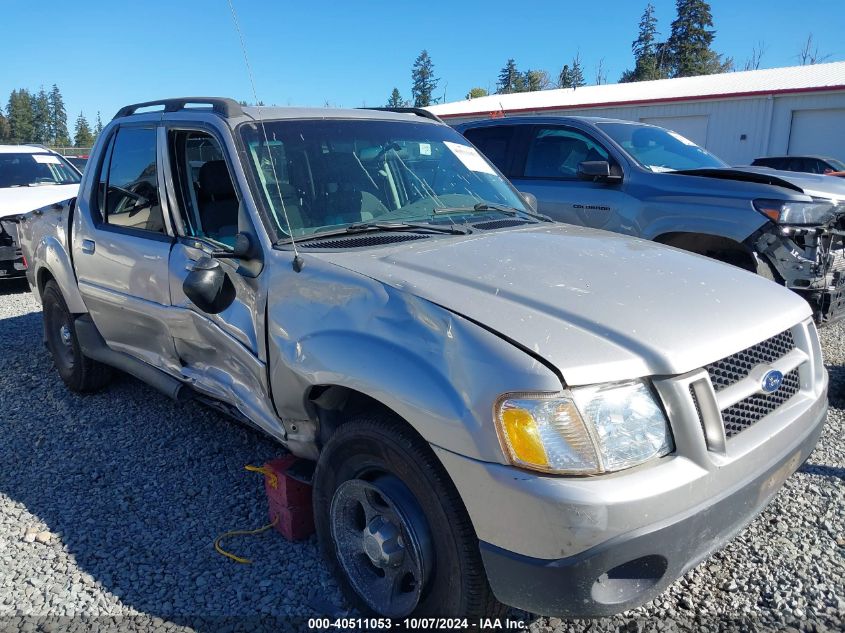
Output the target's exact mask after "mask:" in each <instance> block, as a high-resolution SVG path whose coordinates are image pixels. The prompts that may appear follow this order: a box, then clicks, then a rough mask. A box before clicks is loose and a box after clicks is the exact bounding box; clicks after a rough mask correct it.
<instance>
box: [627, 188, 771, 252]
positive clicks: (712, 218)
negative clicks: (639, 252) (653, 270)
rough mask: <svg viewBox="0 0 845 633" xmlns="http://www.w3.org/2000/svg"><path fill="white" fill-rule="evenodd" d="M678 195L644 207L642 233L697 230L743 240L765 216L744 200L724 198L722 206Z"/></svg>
mask: <svg viewBox="0 0 845 633" xmlns="http://www.w3.org/2000/svg"><path fill="white" fill-rule="evenodd" d="M690 202H691V201H690V200H684V199H683V197H681V199H679V200H676V201H672V202H668V201H664V202H661V203H660V204H658V205H654V206H649V207H647V208H646V209H645V210H644V211H643V218H642V221H641V222H640V223H639V224H640V226H642V236H643V237H645V238H647V239H650V240H653V239H655V238H656V237H658V236H660V235H663V234H665V233H699V234H702V235H714V236H717V237H725V238H728V239H731V240H733V241H735V242H739V243H741V242H744V241H745V240H746V239H747V238H748V237H749V236H750V235H752V234H753V233H754V232H756V231H757V230H758V229H759V228H760V227H761V226H763V225H764V224H766V222H767V220H766V218H764V217H763V216H762V215H760V214H759V213H757V212H756V211H754V210H753V209H751V208H750V203H749V202H748V201H747V200H743V201H738V200H730V199H726V200H724V206H722V205H711V204H704V205H702V204H698V203H693V204H690Z"/></svg>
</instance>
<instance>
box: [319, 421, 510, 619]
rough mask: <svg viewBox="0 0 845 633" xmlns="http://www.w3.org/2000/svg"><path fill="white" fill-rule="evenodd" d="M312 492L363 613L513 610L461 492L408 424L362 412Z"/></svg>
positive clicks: (323, 458) (338, 439)
mask: <svg viewBox="0 0 845 633" xmlns="http://www.w3.org/2000/svg"><path fill="white" fill-rule="evenodd" d="M313 494H314V519H315V525H316V529H317V538H318V541H319V544H320V549H321V551H322V553H323V556H324V557H325V559H326V561H327V563H328V565H329V567H330V568H331V570H332V572H333V573H334V575H335V577H336V578H337V579H338V580H339V583H340V586H341V589H342V590H343V592H344V594H345V595H346V597H347V599H348V600H349V601H350V602H351V603H352V604H353V605H354V606H355V607H357V608H358V609H359V610H360V611H362V612H363V613H368V614H376V615H378V616H382V617H392V618H404V617H408V616H414V617H460V618H464V617H466V618H470V619H476V618H481V617H500V616H502V615H503V614H504V613H505V607H504V606H503V605H501V604H500V603H499V602H498V601H497V600H496V599H495V597H494V596H493V594H492V591H491V590H490V585H489V584H488V582H487V576H486V574H485V572H484V564H483V562H482V560H481V554H480V552H479V548H478V538H477V537H476V535H475V530H474V529H473V527H472V524H471V522H470V520H469V516H468V514H467V511H466V508H465V507H464V505H463V502H462V501H461V498H460V496H459V495H458V491H457V490H456V489H455V486H454V484H453V483H452V481H451V480H450V479H449V476H448V475H447V473H446V471H445V469H444V468H443V466H442V464H440V462H439V461H438V459H437V457H436V456H435V455H434V453H433V452H432V450H431V447H430V446H429V445H428V444H427V443H426V442H425V441H424V440H423V439H422V438H421V437H420V436H419V435H417V433H416V432H415V431H414V430H413V429H411V428H410V427H409V426H407V424H406V423H405V422H404V421H403V420H401V419H398V418H396V417H393V416H390V415H386V414H363V415H360V416H358V417H355V418H353V419H352V420H350V421H349V422H347V423H345V424H343V425H341V426H340V428H339V429H338V430H337V431H336V432H335V433H334V435H333V436H332V437H331V438H330V439H329V441H328V443H327V444H326V446H325V448H324V449H323V452H322V454H321V455H320V460H319V462H318V463H317V468H316V471H315V473H314V489H313ZM362 495H363V498H364V501H363V502H362V501H361V499H362ZM365 506H369V508H365ZM368 515H373V516H368ZM385 526H387V527H385ZM391 526H392V528H391ZM397 534H401V536H402V539H401V540H399V539H397V538H395V536H396V535H397ZM360 535H363V536H360ZM397 543H398V545H397ZM397 550H398V551H399V553H398V554H397V553H396V552H397ZM392 557H394V558H396V559H395V560H394V559H393V558H392ZM397 570H398V573H397ZM406 570H410V571H406ZM385 587H394V588H395V590H394V591H393V592H391V591H389V589H388V590H385ZM387 595H390V597H389V598H386V596H387Z"/></svg>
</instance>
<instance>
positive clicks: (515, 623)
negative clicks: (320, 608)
mask: <svg viewBox="0 0 845 633" xmlns="http://www.w3.org/2000/svg"><path fill="white" fill-rule="evenodd" d="M308 628H309V629H310V630H331V629H335V630H343V629H348V630H360V629H364V630H373V631H375V630H379V629H382V630H389V629H393V628H397V629H401V630H404V631H447V630H454V631H467V630H468V631H521V630H523V629H525V628H526V624H525V622H523V621H522V620H512V619H510V618H481V619H479V620H469V619H467V618H404V619H401V620H391V619H390V618H309V620H308Z"/></svg>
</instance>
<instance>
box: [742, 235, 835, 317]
mask: <svg viewBox="0 0 845 633" xmlns="http://www.w3.org/2000/svg"><path fill="white" fill-rule="evenodd" d="M749 245H750V246H751V248H752V249H753V250H754V251H755V252H757V253H758V254H759V255H760V256H761V257H765V258H766V259H767V260H768V261H769V262H770V263H771V265H772V266H773V267H774V268H775V270H776V271H777V274H778V275H779V276H780V278H781V279H782V280H783V284H784V285H785V286H786V287H787V288H789V289H790V290H794V291H795V292H797V293H798V294H800V295H801V296H802V297H804V299H806V300H807V302H808V303H809V304H810V306H811V307H812V309H813V318H814V320H815V321H816V323H819V324H822V323H833V322H835V321H838V320H840V319H842V318H843V317H845V232H844V231H842V230H840V229H837V228H832V227H790V226H786V227H777V226H775V225H770V226H769V227H768V229H767V230H764V231H761V232H760V233H758V234H756V235H755V236H752V237H751V238H750V240H749Z"/></svg>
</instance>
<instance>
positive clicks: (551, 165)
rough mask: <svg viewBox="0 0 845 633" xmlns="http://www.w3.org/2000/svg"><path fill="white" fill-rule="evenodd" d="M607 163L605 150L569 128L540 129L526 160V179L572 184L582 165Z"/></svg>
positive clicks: (584, 135)
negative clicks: (568, 181) (558, 180)
mask: <svg viewBox="0 0 845 633" xmlns="http://www.w3.org/2000/svg"><path fill="white" fill-rule="evenodd" d="M596 160H609V158H608V154H607V150H605V149H604V148H603V147H602V146H601V145H599V144H598V143H596V142H595V141H594V140H593V139H591V138H590V137H589V136H587V135H586V134H583V133H582V132H579V131H578V130H573V129H571V128H539V129H537V131H536V132H535V134H534V138H533V139H531V145H530V146H529V147H528V155H527V157H526V159H525V177H526V178H558V179H564V180H575V179H577V178H578V165H580V164H581V163H583V162H584V161H596Z"/></svg>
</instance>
